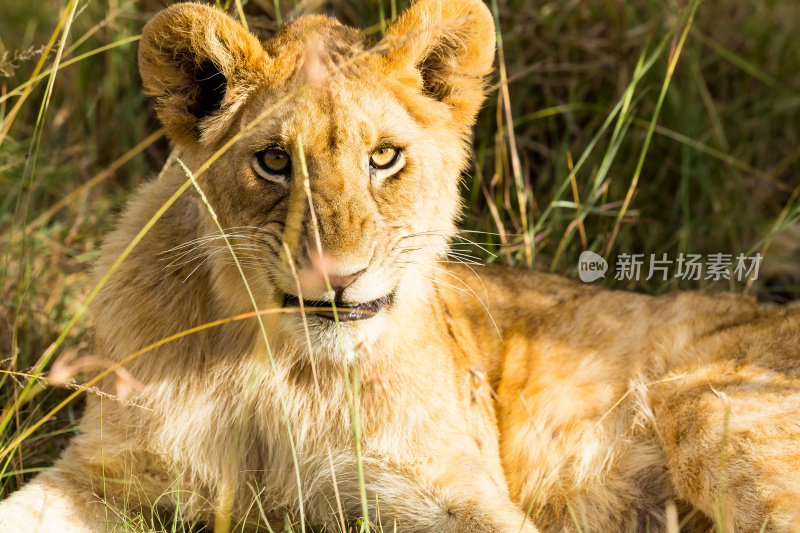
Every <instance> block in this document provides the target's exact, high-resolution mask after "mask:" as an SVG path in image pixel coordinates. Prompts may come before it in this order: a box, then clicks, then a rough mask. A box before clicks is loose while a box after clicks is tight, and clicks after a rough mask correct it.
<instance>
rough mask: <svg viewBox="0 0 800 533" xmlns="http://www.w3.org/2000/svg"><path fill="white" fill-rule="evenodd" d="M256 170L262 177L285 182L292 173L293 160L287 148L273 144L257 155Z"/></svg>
mask: <svg viewBox="0 0 800 533" xmlns="http://www.w3.org/2000/svg"><path fill="white" fill-rule="evenodd" d="M253 166H254V167H255V170H256V172H257V173H258V175H259V176H261V177H262V178H265V179H268V180H272V181H280V182H285V181H286V178H287V177H288V176H289V175H290V174H291V173H292V160H291V159H290V158H289V154H288V153H287V152H286V150H283V149H282V148H278V147H277V146H271V147H269V148H267V149H266V150H262V151H260V152H258V153H256V155H255V165H253Z"/></svg>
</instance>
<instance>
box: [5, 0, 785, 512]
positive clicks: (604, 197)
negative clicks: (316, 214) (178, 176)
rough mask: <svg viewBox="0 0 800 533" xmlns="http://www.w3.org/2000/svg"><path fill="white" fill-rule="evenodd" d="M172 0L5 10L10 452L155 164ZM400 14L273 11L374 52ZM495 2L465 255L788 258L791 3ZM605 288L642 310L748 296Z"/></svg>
mask: <svg viewBox="0 0 800 533" xmlns="http://www.w3.org/2000/svg"><path fill="white" fill-rule="evenodd" d="M166 3H167V2H159V1H156V0H141V1H138V2H134V1H130V2H126V1H122V0H109V1H102V2H101V1H87V0H83V1H81V2H78V3H77V10H76V12H75V16H74V20H73V21H72V23H71V26H70V27H69V28H68V31H67V32H66V33H65V32H64V31H63V29H62V31H56V29H57V28H58V25H59V22H60V21H63V20H64V19H66V18H68V17H66V16H65V9H66V8H67V7H68V2H67V0H42V1H29V2H12V1H11V0H0V6H1V9H0V13H2V16H0V119H1V120H2V126H0V289H1V290H2V300H1V301H0V406H2V409H3V411H2V413H1V414H0V415H1V417H2V432H1V433H0V450H7V446H8V444H9V442H11V441H12V440H13V438H14V437H15V436H16V435H18V433H19V432H20V431H22V430H23V429H25V428H26V427H29V426H30V424H31V423H33V422H36V421H39V420H41V419H42V417H43V416H44V415H45V413H47V411H48V410H49V409H50V408H52V407H53V406H54V405H56V403H57V402H59V401H60V400H62V399H63V398H65V397H66V395H67V394H68V392H69V391H67V390H65V389H63V388H58V387H45V386H43V385H41V386H37V387H35V388H34V392H35V393H36V394H35V395H34V396H33V397H32V398H33V399H32V400H31V401H27V402H25V403H24V404H22V405H16V401H17V399H18V394H19V392H20V391H21V390H22V387H23V386H24V385H25V384H26V383H27V382H28V380H29V379H30V378H29V374H30V371H31V369H32V368H34V367H36V366H37V362H38V361H41V360H42V359H41V358H42V357H43V355H44V354H45V353H46V352H47V350H48V347H49V346H51V344H52V343H53V342H54V341H55V340H56V339H57V338H58V336H59V335H60V334H61V333H62V332H64V331H65V329H66V328H67V327H68V326H69V325H70V323H71V321H72V320H73V318H74V317H76V314H77V313H78V312H79V310H80V308H81V304H82V302H83V301H84V299H85V298H86V296H87V295H88V293H89V291H90V290H91V288H92V287H91V286H89V285H88V282H87V279H88V272H89V271H90V269H91V267H92V265H93V263H94V262H95V259H96V258H97V254H98V249H99V245H100V243H101V242H102V239H103V236H104V235H105V234H106V233H107V232H108V231H109V229H110V228H111V227H112V225H113V220H114V216H115V214H116V213H117V212H118V211H119V209H120V208H121V206H122V205H123V204H124V202H125V200H126V199H127V198H128V196H129V195H130V194H131V193H132V191H134V190H135V187H136V186H137V185H138V184H140V183H142V182H143V181H145V180H147V179H149V178H150V177H152V176H153V175H154V173H155V172H157V171H158V169H159V168H160V166H161V165H162V164H163V161H164V159H165V158H166V156H167V153H168V150H169V147H168V143H167V141H166V140H165V139H164V138H163V137H160V136H159V135H158V134H156V135H153V133H154V132H157V131H158V129H159V124H158V123H157V122H156V120H155V118H154V115H153V111H152V106H151V104H150V102H148V101H147V99H146V98H145V97H144V96H143V95H142V93H141V87H140V81H139V78H138V74H137V72H136V43H135V37H136V36H137V35H138V33H139V32H140V30H141V27H142V26H143V24H144V23H145V21H146V20H147V19H148V18H149V17H150V16H152V14H153V13H154V12H156V11H157V10H158V9H160V8H161V7H163V6H164V5H166ZM223 3H225V2H223ZM243 4H244V11H245V12H246V13H247V17H248V21H249V23H250V27H251V28H253V29H254V30H256V31H258V32H261V33H263V34H264V35H268V34H269V33H270V32H272V31H274V30H275V28H276V27H277V23H276V19H277V18H278V17H277V16H276V10H275V3H274V2H273V1H272V0H268V1H267V0H250V1H249V2H243ZM404 5H405V2H403V1H402V0H397V1H396V2H394V1H390V0H385V1H384V2H383V4H380V3H378V2H375V1H361V0H331V1H328V2H292V1H291V0H290V1H283V0H282V1H281V2H279V8H280V9H279V11H280V15H281V17H282V18H287V17H291V16H292V14H293V13H296V12H327V13H331V14H335V15H336V16H338V17H339V18H340V19H341V20H343V21H345V22H347V23H349V24H351V25H354V26H358V27H362V28H367V31H369V32H370V33H372V34H374V35H375V36H379V35H380V32H381V24H380V20H381V16H382V15H383V16H384V17H385V18H391V16H392V14H393V13H394V12H396V11H399V10H401V9H402V8H403V7H404ZM490 5H491V6H492V7H493V9H494V10H495V14H496V17H497V19H498V20H499V27H500V30H501V36H502V47H503V53H502V56H501V69H500V71H499V73H498V74H497V75H496V76H495V77H494V78H493V79H492V81H491V87H492V88H491V91H490V97H489V101H488V103H487V105H486V107H485V109H484V110H483V112H482V113H481V115H480V117H479V122H478V125H477V127H476V131H475V148H476V150H475V158H474V165H473V167H474V168H473V171H472V172H470V173H469V174H468V175H466V176H465V180H464V187H463V193H464V200H465V205H466V209H465V213H466V214H465V217H464V220H463V222H462V226H463V227H464V228H466V229H469V230H477V231H479V232H480V233H465V237H467V238H469V239H471V240H473V241H476V242H477V243H479V244H480V245H481V246H480V247H478V246H473V245H464V246H459V248H458V249H459V253H461V252H463V253H465V254H469V255H471V256H474V257H477V258H480V259H481V260H489V261H499V262H505V263H510V264H520V265H523V266H526V265H529V264H533V265H534V266H535V268H537V269H540V270H552V271H556V272H560V273H563V274H566V275H569V276H573V277H574V276H575V275H576V267H577V257H578V255H579V253H580V252H581V251H582V250H583V249H591V250H594V251H596V252H598V253H601V254H604V255H605V256H606V257H607V258H610V259H611V258H613V257H614V255H615V254H618V253H622V252H625V253H646V254H651V253H653V254H657V255H661V254H663V253H667V254H668V256H669V257H671V258H675V257H677V255H678V254H679V253H681V252H683V253H702V254H706V253H717V252H724V253H732V254H734V255H735V254H737V253H740V252H742V253H748V254H752V253H755V252H756V251H767V250H765V248H764V247H765V245H769V243H770V242H771V241H772V239H773V238H775V237H776V236H777V238H778V239H779V240H780V239H781V238H784V240H786V235H788V233H787V232H783V233H781V232H782V230H783V228H785V227H789V226H791V225H792V223H793V222H796V221H797V219H798V217H800V202H799V201H798V193H799V192H800V37H798V36H800V3H798V2H796V0H770V1H767V2H740V1H739V0H717V1H711V0H707V1H705V2H702V3H700V4H699V6H697V11H696V15H695V17H694V19H693V20H691V22H690V21H689V16H690V14H691V12H692V4H691V3H690V2H688V1H686V0H680V1H678V0H639V1H636V2H630V1H625V0H594V1H591V2H586V1H580V0H554V1H537V2H534V1H533V0H493V1H492V3H491V4H490ZM230 10H231V12H234V11H235V9H234V6H230ZM684 30H685V40H683V39H682V37H683V36H684ZM53 35H56V40H55V42H54V45H53V46H52V47H51V48H50V49H49V53H47V54H46V57H45V52H47V51H48V46H47V45H48V42H49V41H50V39H51V37H52V36H53ZM62 40H63V52H62V54H61V57H60V60H61V63H62V64H64V62H66V61H70V60H74V59H77V60H76V61H75V62H74V63H72V64H70V65H69V66H64V67H63V68H62V69H61V70H60V71H58V74H57V76H56V77H55V78H54V79H53V80H52V81H53V85H52V91H48V90H47V87H48V82H49V81H50V78H49V77H46V76H45V77H42V78H41V79H37V78H36V77H35V73H36V67H37V64H38V63H39V62H40V61H42V59H43V58H44V60H43V62H42V66H41V70H40V71H39V73H42V72H46V71H47V70H48V69H50V68H51V67H52V65H53V64H54V61H55V59H54V58H55V57H56V56H57V52H58V49H59V46H60V44H61V43H62ZM106 46H110V49H109V50H105V51H99V49H101V47H106ZM87 53H88V54H91V55H90V56H89V57H84V58H81V56H82V55H83V54H87ZM643 66H649V69H648V70H647V71H646V72H643ZM672 67H674V71H672V70H671V68H672ZM670 72H672V73H671V74H669V73H670ZM32 80H35V81H33V82H32ZM632 80H635V83H634V81H632ZM667 82H668V83H667ZM26 84H28V85H27V86H26ZM29 89H30V90H29ZM620 101H622V102H623V103H625V105H624V107H623V110H622V111H621V112H619V113H617V114H615V113H614V109H615V106H616V105H617V103H618V102H620ZM43 102H46V106H43ZM659 102H661V103H660V104H659ZM654 117H655V118H657V121H655V122H653V119H654ZM651 126H652V128H651ZM649 132H651V133H652V135H649ZM132 150H133V152H132ZM578 165H579V166H578ZM775 250H778V251H779V252H780V253H783V254H785V253H789V254H794V255H790V256H789V257H788V260H789V263H790V264H791V263H792V262H793V261H794V262H796V263H797V264H800V256H798V255H797V253H798V252H797V250H796V249H795V250H794V251H792V241H791V240H789V246H788V252H787V249H786V248H784V249H781V248H780V247H778V246H773V247H772V251H773V252H775ZM767 253H768V251H767ZM771 261H772V259H771V256H769V255H767V259H766V260H765V262H764V268H768V267H769V265H770V263H771ZM612 263H613V260H612ZM775 263H776V264H777V263H778V259H777V258H776V259H775ZM598 283H599V282H598ZM602 283H604V284H605V285H607V286H610V287H624V288H628V289H635V290H641V291H646V292H650V293H661V292H665V291H668V290H671V289H675V288H684V289H704V290H705V289H708V290H720V289H732V290H736V291H743V290H745V289H746V287H745V286H744V284H741V283H738V284H727V285H723V284H720V283H718V284H716V285H713V284H711V283H710V282H706V281H699V282H686V281H680V280H672V281H670V282H667V283H665V282H662V281H656V280H651V281H649V282H646V281H639V282H636V283H630V282H629V283H623V282H617V281H615V280H614V279H611V278H608V279H606V280H605V281H603V282H602ZM775 289H777V290H778V292H780V293H782V296H784V297H792V296H796V295H798V294H800V292H798V288H797V287H796V286H792V281H791V280H790V279H786V280H783V282H781V283H780V284H778V285H774V286H773V287H770V286H766V285H763V284H761V285H756V286H755V287H752V288H751V289H750V290H751V292H754V293H757V292H760V293H761V294H760V296H763V297H768V296H769V294H768V293H769V292H770V291H771V290H775ZM59 354H62V355H63V354H67V355H70V356H75V355H86V354H91V318H90V317H88V316H83V317H81V318H80V319H79V320H77V321H76V322H75V325H74V327H73V328H72V329H71V331H70V332H69V334H68V335H67V336H66V337H65V339H64V342H63V343H62V344H61V346H60V348H59ZM80 411H81V400H80V397H79V398H78V399H77V400H75V401H73V402H70V403H69V404H68V405H67V407H66V408H65V409H62V410H61V411H60V412H59V413H58V414H57V415H56V416H55V417H53V418H52V419H49V420H47V421H46V423H44V424H43V425H42V427H41V428H39V430H38V431H37V432H36V433H34V435H33V436H31V437H30V438H28V439H27V440H25V441H24V442H23V444H22V445H20V446H17V447H14V449H13V450H11V451H12V452H13V453H10V454H8V455H6V457H5V459H3V460H2V461H0V476H2V477H0V497H3V496H4V495H5V494H7V493H8V492H10V491H12V490H14V489H15V488H16V487H17V486H19V484H20V483H22V482H23V481H24V480H25V479H26V478H27V477H28V476H30V475H32V474H33V473H35V472H36V471H38V470H39V469H41V468H43V467H45V466H47V465H48V464H49V463H50V462H52V460H53V458H54V457H55V456H56V455H57V453H58V450H59V449H60V447H61V446H63V443H64V441H65V440H66V439H67V438H68V437H69V435H71V434H72V433H73V432H74V427H75V423H76V419H78V418H79V416H80Z"/></svg>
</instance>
